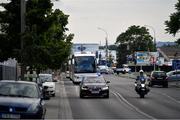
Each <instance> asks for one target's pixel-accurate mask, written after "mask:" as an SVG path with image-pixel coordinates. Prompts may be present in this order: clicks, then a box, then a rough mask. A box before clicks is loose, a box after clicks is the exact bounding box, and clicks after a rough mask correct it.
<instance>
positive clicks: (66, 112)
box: [58, 81, 73, 119]
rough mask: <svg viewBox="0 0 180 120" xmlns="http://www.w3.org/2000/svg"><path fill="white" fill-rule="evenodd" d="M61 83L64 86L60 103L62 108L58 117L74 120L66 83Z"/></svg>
mask: <svg viewBox="0 0 180 120" xmlns="http://www.w3.org/2000/svg"><path fill="white" fill-rule="evenodd" d="M61 83H62V85H60V97H61V98H60V100H59V101H60V107H62V108H61V110H60V111H59V115H58V117H59V118H62V119H73V116H72V110H71V107H70V103H69V100H68V97H67V93H66V90H65V86H64V81H61Z"/></svg>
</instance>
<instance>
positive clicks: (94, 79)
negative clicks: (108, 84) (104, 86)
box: [83, 77, 105, 83]
mask: <svg viewBox="0 0 180 120" xmlns="http://www.w3.org/2000/svg"><path fill="white" fill-rule="evenodd" d="M83 82H84V83H105V80H104V78H103V77H88V78H84V80H83Z"/></svg>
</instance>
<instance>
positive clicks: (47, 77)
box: [39, 74, 56, 97]
mask: <svg viewBox="0 0 180 120" xmlns="http://www.w3.org/2000/svg"><path fill="white" fill-rule="evenodd" d="M39 78H40V79H41V80H42V81H43V87H45V86H47V87H48V89H47V91H49V92H50V95H51V96H53V97H54V96H55V95H56V88H55V82H53V78H52V74H39Z"/></svg>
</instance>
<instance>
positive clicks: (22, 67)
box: [20, 0, 26, 79]
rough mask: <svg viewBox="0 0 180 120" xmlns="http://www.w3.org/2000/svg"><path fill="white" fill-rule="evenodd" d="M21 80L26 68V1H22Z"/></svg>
mask: <svg viewBox="0 0 180 120" xmlns="http://www.w3.org/2000/svg"><path fill="white" fill-rule="evenodd" d="M20 10H21V79H23V78H24V73H25V68H24V65H23V54H22V53H23V49H24V41H23V34H24V32H25V13H26V1H25V0H21V9H20Z"/></svg>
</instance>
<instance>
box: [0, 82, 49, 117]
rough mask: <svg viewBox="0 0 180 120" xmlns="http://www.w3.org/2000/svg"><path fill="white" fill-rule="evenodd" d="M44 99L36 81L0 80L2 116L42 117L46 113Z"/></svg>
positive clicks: (0, 112) (0, 115) (0, 111)
mask: <svg viewBox="0 0 180 120" xmlns="http://www.w3.org/2000/svg"><path fill="white" fill-rule="evenodd" d="M43 99H44V98H43V96H42V94H41V92H40V89H39V87H38V85H37V84H36V83H34V82H27V81H14V80H9V81H8V80H3V81H0V118H3V119H42V118H44V116H45V113H46V108H45V105H44V101H43Z"/></svg>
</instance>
